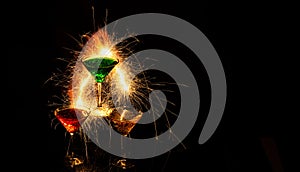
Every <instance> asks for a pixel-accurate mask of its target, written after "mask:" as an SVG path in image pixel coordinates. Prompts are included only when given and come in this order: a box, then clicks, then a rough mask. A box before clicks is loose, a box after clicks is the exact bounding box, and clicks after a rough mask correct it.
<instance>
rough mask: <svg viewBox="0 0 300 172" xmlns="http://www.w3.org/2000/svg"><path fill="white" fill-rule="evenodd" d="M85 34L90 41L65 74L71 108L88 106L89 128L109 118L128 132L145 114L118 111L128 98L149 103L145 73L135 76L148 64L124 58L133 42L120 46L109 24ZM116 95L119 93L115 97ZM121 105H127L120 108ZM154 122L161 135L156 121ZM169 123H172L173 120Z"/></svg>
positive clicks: (138, 105) (136, 104) (137, 105)
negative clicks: (143, 64) (129, 115)
mask: <svg viewBox="0 0 300 172" xmlns="http://www.w3.org/2000/svg"><path fill="white" fill-rule="evenodd" d="M83 37H84V38H87V39H88V41H87V43H86V44H85V45H84V46H82V50H81V51H80V52H75V55H76V58H75V59H74V60H73V61H71V62H70V63H69V65H68V70H69V71H68V73H69V74H68V75H66V76H63V77H64V78H68V79H67V81H68V82H61V84H62V85H64V87H65V88H67V95H68V97H67V98H65V99H66V100H64V102H66V103H68V104H70V105H69V107H70V108H74V109H87V111H88V113H87V114H88V116H89V117H88V118H87V120H85V124H86V125H85V126H87V127H88V129H91V130H95V129H97V127H101V126H103V125H102V122H105V121H104V120H103V119H107V120H108V121H109V122H108V123H110V124H111V125H112V127H113V129H115V130H116V131H118V132H120V133H121V134H123V135H124V136H127V135H128V133H129V132H130V131H131V129H132V128H133V127H134V125H135V124H136V123H137V122H138V120H139V119H140V118H141V111H139V113H137V114H138V115H137V116H136V117H135V118H134V117H130V118H128V117H126V116H124V115H122V114H123V113H118V112H122V110H124V109H125V108H124V107H125V106H126V102H127V103H128V102H129V103H131V104H133V106H134V107H135V108H136V109H143V108H144V107H147V105H146V104H148V102H147V100H148V96H149V93H150V92H152V91H153V90H152V89H151V88H150V87H149V83H148V80H147V79H146V77H145V76H143V78H139V77H136V76H135V74H136V73H141V72H142V71H144V66H141V63H139V61H138V60H136V61H127V60H126V58H124V57H127V56H128V54H124V52H125V51H122V50H123V49H127V48H128V47H127V46H129V44H131V43H132V42H130V43H129V44H127V45H124V46H121V47H117V46H116V45H117V43H118V42H119V40H115V39H114V37H113V35H109V34H108V33H107V32H106V30H105V28H102V29H99V30H98V31H97V32H95V33H94V34H93V35H90V34H86V35H84V36H83ZM134 40H135V41H137V39H134ZM80 45H83V44H81V43H80ZM69 79H71V80H72V82H69ZM65 81H66V80H65ZM95 85H96V87H95ZM112 87H113V89H110V88H112ZM112 95H115V96H114V98H115V99H114V100H112ZM158 101H161V100H158ZM159 103H160V102H159ZM124 104H125V106H124ZM116 107H117V108H116ZM119 107H122V108H123V109H121V110H120V111H119V110H117V111H116V109H118V108H119ZM123 112H125V111H123ZM153 113H155V111H153ZM152 115H155V114H152ZM166 118H167V117H166ZM99 121H100V122H99ZM167 121H168V120H167ZM87 123H88V124H87ZM154 125H155V126H154V127H155V132H156V135H157V129H156V124H155V122H154ZM167 125H168V126H170V124H169V123H168V124H167ZM118 126H120V127H119V128H118ZM126 127H127V128H126ZM80 131H81V130H80ZM95 132H97V131H95ZM171 134H172V133H171ZM86 156H87V155H86ZM123 167H124V166H123ZM123 167H122V168H123Z"/></svg>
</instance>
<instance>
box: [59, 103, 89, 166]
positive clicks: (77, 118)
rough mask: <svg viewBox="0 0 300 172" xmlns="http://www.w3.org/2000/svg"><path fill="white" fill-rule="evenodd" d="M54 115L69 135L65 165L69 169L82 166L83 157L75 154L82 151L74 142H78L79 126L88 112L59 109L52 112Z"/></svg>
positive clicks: (65, 108)
mask: <svg viewBox="0 0 300 172" xmlns="http://www.w3.org/2000/svg"><path fill="white" fill-rule="evenodd" d="M54 115H55V117H56V118H57V119H58V120H59V121H60V123H61V124H62V125H63V126H64V127H65V129H66V131H67V132H68V133H69V135H70V139H69V143H68V146H67V153H66V155H65V163H66V164H67V165H68V166H70V167H71V168H73V167H75V166H78V165H81V164H83V162H84V157H82V156H81V155H78V154H77V153H78V151H82V149H81V148H79V147H78V146H79V145H78V144H80V143H77V144H76V143H75V142H76V141H78V137H79V131H80V124H81V123H83V122H84V121H85V120H86V118H87V116H88V111H86V110H84V109H79V108H71V107H60V108H57V109H56V110H55V111H54ZM75 136H76V137H75Z"/></svg>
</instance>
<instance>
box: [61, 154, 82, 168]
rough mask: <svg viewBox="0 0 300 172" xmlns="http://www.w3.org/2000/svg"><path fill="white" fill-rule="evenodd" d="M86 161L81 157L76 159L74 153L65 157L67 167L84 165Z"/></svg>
mask: <svg viewBox="0 0 300 172" xmlns="http://www.w3.org/2000/svg"><path fill="white" fill-rule="evenodd" d="M83 162H84V160H83V159H82V158H81V157H76V156H75V155H74V153H72V154H71V155H67V156H66V157H65V165H66V166H69V167H71V168H74V167H75V166H78V165H81V164H83Z"/></svg>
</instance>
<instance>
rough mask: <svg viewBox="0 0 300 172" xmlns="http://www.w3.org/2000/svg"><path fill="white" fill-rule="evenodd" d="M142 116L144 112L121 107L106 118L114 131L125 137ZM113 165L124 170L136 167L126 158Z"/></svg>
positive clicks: (114, 162)
mask: <svg viewBox="0 0 300 172" xmlns="http://www.w3.org/2000/svg"><path fill="white" fill-rule="evenodd" d="M142 114H143V112H141V111H139V112H136V111H132V110H129V109H127V108H126V107H122V108H121V107H120V108H115V109H114V110H113V111H112V113H111V114H110V115H108V116H106V117H105V119H106V120H107V122H108V123H109V124H110V126H111V127H112V129H114V130H115V131H117V132H118V133H120V134H121V135H123V136H128V135H129V133H130V131H131V130H132V129H133V127H134V126H135V125H136V123H137V122H138V121H139V120H140V119H141V117H142ZM121 141H122V140H121ZM122 149H123V147H122ZM124 157H126V155H124ZM112 165H114V166H116V167H120V168H122V169H129V168H132V167H134V164H133V163H132V162H129V161H128V159H126V158H121V159H116V160H114V161H113V162H112Z"/></svg>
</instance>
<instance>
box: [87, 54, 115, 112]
mask: <svg viewBox="0 0 300 172" xmlns="http://www.w3.org/2000/svg"><path fill="white" fill-rule="evenodd" d="M118 63H119V61H118V59H115V58H110V57H93V58H88V59H85V60H83V64H84V66H85V67H86V69H87V70H88V71H89V72H90V73H91V75H92V76H93V77H94V78H95V81H96V86H97V106H98V107H101V106H102V105H101V103H102V100H101V86H102V83H103V82H104V80H105V77H106V76H107V75H108V74H109V72H110V71H111V70H112V69H113V68H114V67H115V66H116V65H117V64H118Z"/></svg>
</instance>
